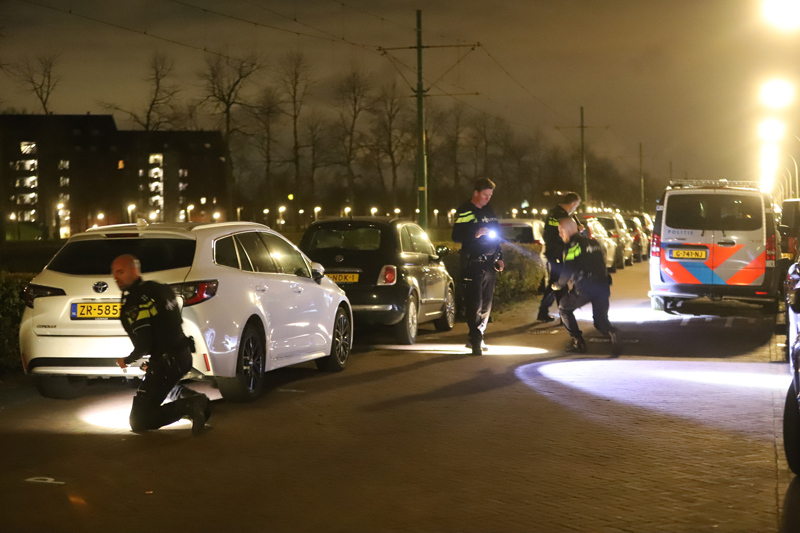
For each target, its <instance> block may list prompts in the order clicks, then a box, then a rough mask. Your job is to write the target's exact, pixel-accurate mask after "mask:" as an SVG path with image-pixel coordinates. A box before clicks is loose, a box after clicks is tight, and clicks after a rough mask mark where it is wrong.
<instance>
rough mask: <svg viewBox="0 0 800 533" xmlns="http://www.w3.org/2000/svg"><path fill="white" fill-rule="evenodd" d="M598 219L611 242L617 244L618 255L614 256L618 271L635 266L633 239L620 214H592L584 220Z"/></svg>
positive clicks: (585, 215)
mask: <svg viewBox="0 0 800 533" xmlns="http://www.w3.org/2000/svg"><path fill="white" fill-rule="evenodd" d="M586 218H596V219H597V221H598V222H600V223H601V224H602V225H603V227H604V228H605V229H606V232H608V235H609V236H610V237H611V240H613V241H614V244H616V246H617V249H616V255H615V256H614V266H615V267H616V268H618V269H623V268H625V266H626V265H632V264H633V237H631V235H630V233H628V228H627V227H626V226H625V220H624V219H623V218H622V215H620V214H619V213H614V214H611V213H592V214H584V215H583V219H586Z"/></svg>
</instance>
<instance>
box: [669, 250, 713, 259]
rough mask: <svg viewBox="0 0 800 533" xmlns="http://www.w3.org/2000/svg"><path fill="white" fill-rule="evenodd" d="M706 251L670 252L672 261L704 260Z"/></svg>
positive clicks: (706, 255)
mask: <svg viewBox="0 0 800 533" xmlns="http://www.w3.org/2000/svg"><path fill="white" fill-rule="evenodd" d="M707 257H708V250H672V258H673V259H706V258H707Z"/></svg>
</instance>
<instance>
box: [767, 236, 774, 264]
mask: <svg viewBox="0 0 800 533" xmlns="http://www.w3.org/2000/svg"><path fill="white" fill-rule="evenodd" d="M770 260H772V261H774V260H775V235H770V236H769V237H768V238H767V261H770Z"/></svg>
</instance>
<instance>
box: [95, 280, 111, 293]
mask: <svg viewBox="0 0 800 533" xmlns="http://www.w3.org/2000/svg"><path fill="white" fill-rule="evenodd" d="M92 289H94V292H106V291H107V290H108V283H106V282H105V281H98V282H97V283H95V284H94V285H92Z"/></svg>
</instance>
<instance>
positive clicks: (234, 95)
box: [198, 54, 263, 216]
mask: <svg viewBox="0 0 800 533" xmlns="http://www.w3.org/2000/svg"><path fill="white" fill-rule="evenodd" d="M262 67H263V64H262V63H261V61H260V60H259V59H258V58H256V57H255V56H250V57H247V58H244V59H238V58H234V57H230V56H228V55H223V54H217V55H214V56H210V57H208V58H206V67H205V69H204V70H202V71H201V72H199V73H198V77H199V78H200V80H201V81H202V82H203V93H204V97H203V100H202V102H203V103H205V104H207V105H209V106H211V109H212V113H214V114H215V115H218V116H219V117H220V118H221V120H222V128H221V129H222V137H223V141H224V142H225V149H226V159H225V161H226V182H227V186H228V187H227V189H228V206H227V208H228V216H231V215H232V213H233V212H234V209H233V206H234V203H233V194H234V191H235V190H236V182H235V179H234V168H233V166H234V165H233V158H232V157H231V137H232V136H233V135H234V134H235V133H238V132H239V127H238V124H237V123H236V121H235V119H234V115H235V113H236V112H237V111H239V110H240V109H242V108H250V107H251V106H250V104H249V103H248V101H247V96H246V95H247V90H246V89H247V88H248V85H249V84H250V83H251V82H252V81H253V78H254V76H255V75H256V73H257V72H258V71H259V70H261V68H262Z"/></svg>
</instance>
